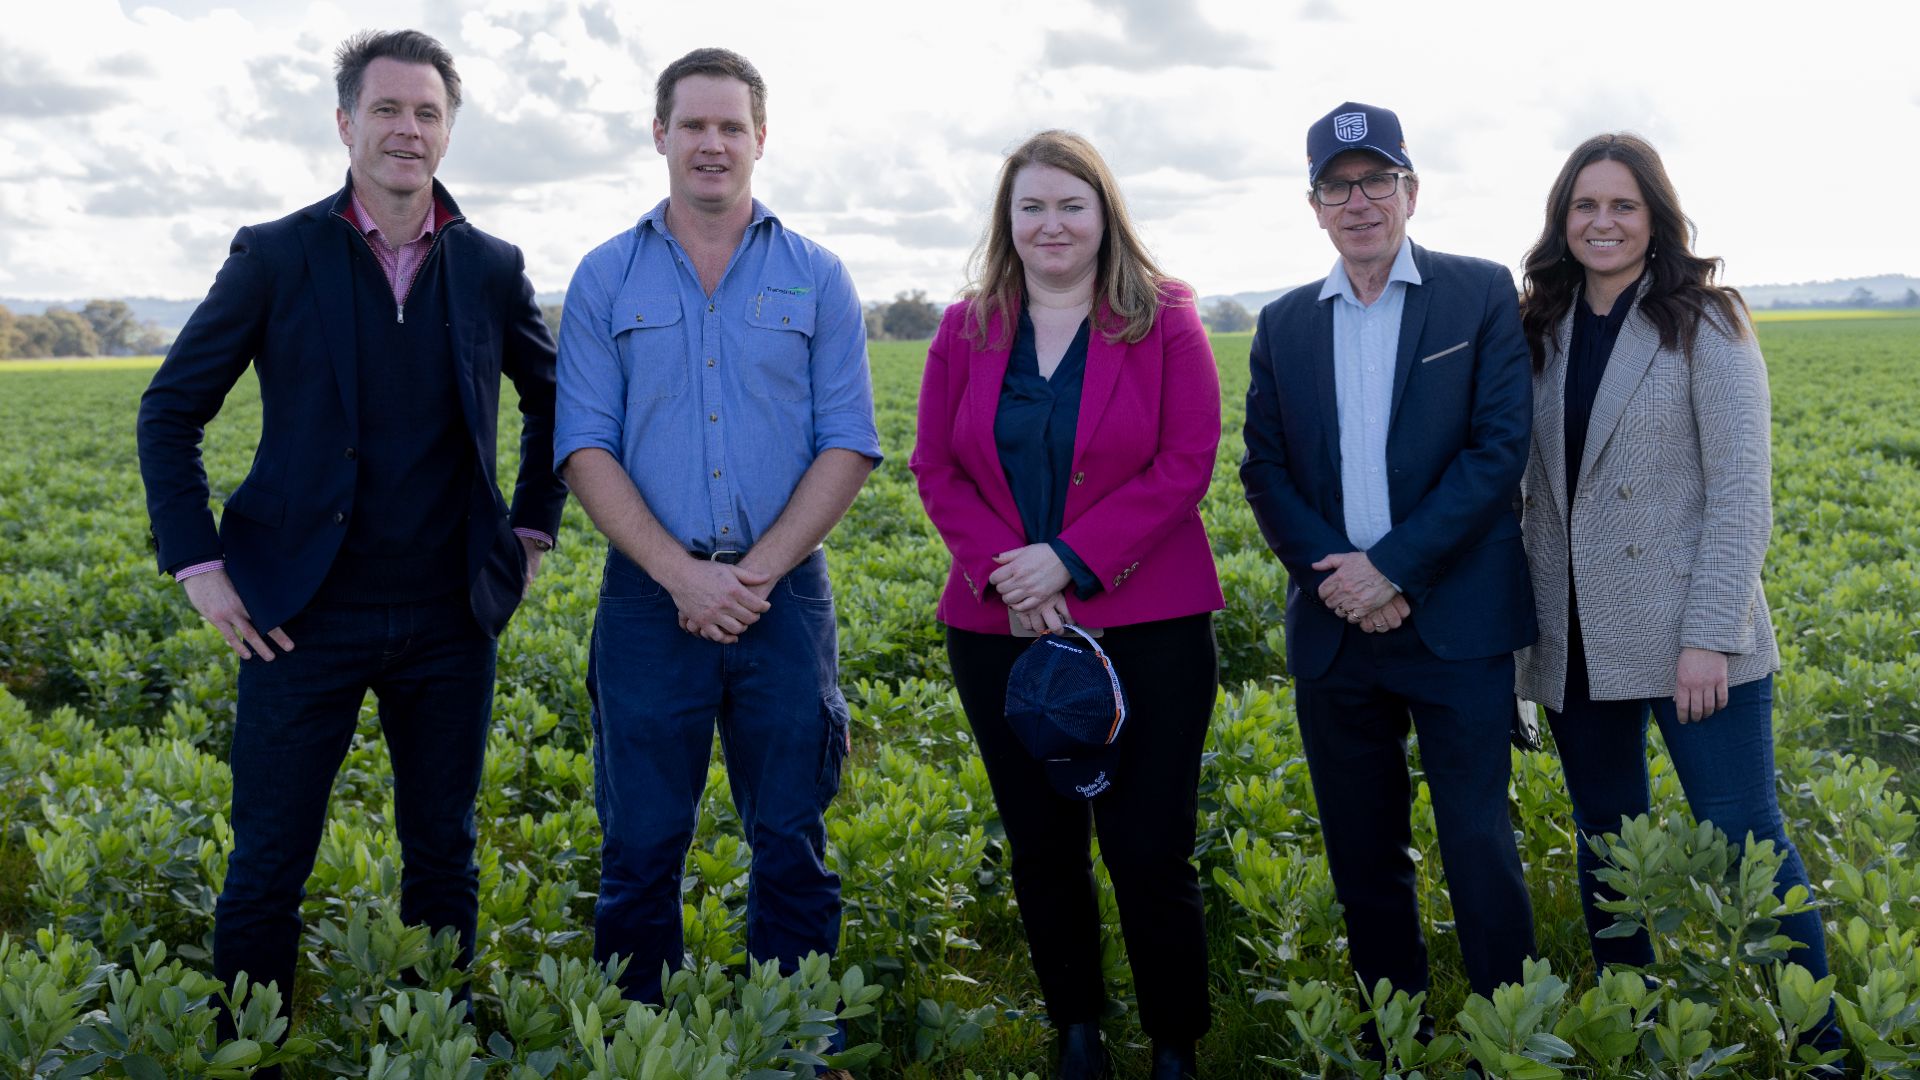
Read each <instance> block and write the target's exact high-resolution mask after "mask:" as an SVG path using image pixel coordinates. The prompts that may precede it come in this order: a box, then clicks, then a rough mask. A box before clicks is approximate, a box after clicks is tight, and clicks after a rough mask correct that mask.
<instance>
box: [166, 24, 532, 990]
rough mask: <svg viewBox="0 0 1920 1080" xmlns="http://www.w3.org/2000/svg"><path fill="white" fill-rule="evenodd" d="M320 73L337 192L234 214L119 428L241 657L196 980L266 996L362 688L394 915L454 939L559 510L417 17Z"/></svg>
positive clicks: (525, 292) (515, 258) (510, 263)
mask: <svg viewBox="0 0 1920 1080" xmlns="http://www.w3.org/2000/svg"><path fill="white" fill-rule="evenodd" d="M336 81H337V83H338V90H339V109H338V111H337V113H336V122H337V124H338V127H339V131H340V137H341V141H342V142H343V143H345V144H346V146H347V147H348V152H349V160H350V172H349V174H348V183H347V186H346V188H344V189H343V190H341V191H340V192H339V193H338V194H336V195H334V196H332V197H330V198H328V199H325V200H323V201H321V202H318V203H315V204H314V205H312V206H309V207H307V208H306V209H304V210H301V211H298V212H296V213H294V214H291V215H289V216H287V217H285V218H282V219H280V220H278V221H274V222H270V223H267V224H263V225H255V226H252V227H249V228H244V229H241V230H240V232H239V233H238V235H236V236H235V237H234V240H233V245H232V248H231V252H230V254H229V255H228V258H227V261H226V265H225V266H223V267H222V268H221V270H220V274H219V276H218V277H217V278H216V279H215V280H214V284H213V288H212V290H211V291H210V292H208V294H207V298H206V300H205V301H203V302H202V303H201V304H200V306H199V307H198V308H197V309H196V310H195V311H194V314H193V317H192V318H191V319H190V320H189V321H188V322H187V325H186V326H185V327H184V328H183V329H182V330H181V332H180V336H179V339H178V340H177V341H176V342H175V343H174V345H173V348H172V349H171V350H170V351H169V352H168V354H167V358H166V361H165V363H163V364H162V365H161V367H160V370H159V372H158V373H157V374H156V375H155V376H154V378H153V382H152V384H151V385H150V386H149V387H148V389H147V392H146V395H145V396H144V397H143V398H142V400H141V405H140V421H139V446H140V471H141V476H142V478H143V479H144V481H145V483H146V489H147V510H148V514H149V516H150V517H151V519H152V531H153V543H154V548H155V550H156V552H157V553H158V558H159V565H160V569H161V570H162V571H163V572H165V573H168V574H170V575H172V576H174V577H175V578H177V579H178V580H179V581H180V582H181V584H182V585H183V587H184V588H185V591H186V593H187V596H188V598H189V599H190V600H191V602H192V603H193V605H194V607H195V609H196V610H198V611H199V612H200V614H201V615H202V616H204V617H205V618H206V619H207V620H208V621H210V622H211V623H213V625H214V626H215V627H216V628H217V629H218V630H219V631H220V635H221V637H222V638H224V639H225V640H226V642H227V644H228V645H229V646H230V647H231V648H232V649H233V650H234V652H235V653H237V654H238V655H239V657H240V673H239V705H238V710H237V716H236V719H235V725H234V734H233V749H232V765H233V812H232V825H233V831H234V850H233V855H232V858H231V860H230V862H229V865H228V869H227V877H226V882H225V885H224V887H223V889H222V891H221V895H220V900H219V905H218V908H217V909H216V914H215V927H214V967H215V972H216V974H217V975H218V976H219V977H220V978H222V979H226V980H229V981H230V980H231V979H232V978H233V976H234V975H235V974H236V973H238V972H240V971H246V972H248V973H249V974H250V976H251V978H252V981H253V982H254V983H256V984H265V983H267V982H277V983H278V984H279V989H280V993H281V996H282V998H283V999H286V1000H291V997H292V993H293V976H294V962H295V949H296V946H297V943H298V940H299V935H300V901H301V897H302V895H303V893H302V884H303V883H304V882H305V880H306V878H307V875H308V873H309V872H310V871H311V869H312V866H313V861H314V857H315V853H316V851H317V849H318V846H319V842H320V835H321V827H322V824H323V822H324V818H325V815H326V805H327V795H328V792H329V789H330V788H331V786H332V781H333V777H334V773H335V772H336V771H337V770H338V768H339V765H340V762H341V761H342V759H343V757H344V755H345V754H346V751H347V749H348V745H349V743H350V741H351V739H352V737H353V734H354V729H355V725H356V722H357V718H358V715H359V708H360V703H361V700H362V699H363V698H364V697H365V695H366V693H367V691H368V690H372V691H373V692H374V693H375V695H376V696H377V697H378V699H379V702H380V722H381V726H382V728H383V731H384V734H385V737H386V740H387V744H388V751H389V754H390V756H391V758H392V761H393V771H394V796H395V806H396V811H397V813H396V817H397V827H398V831H399V838H400V844H401V849H402V854H403V856H404V860H405V870H404V876H403V879H402V885H401V913H402V915H403V916H404V917H405V918H406V920H407V921H408V922H425V923H427V924H429V925H431V926H433V927H435V928H442V927H452V928H453V929H455V930H456V931H458V933H459V935H460V938H461V943H462V947H463V955H465V954H470V950H471V948H472V942H473V934H474V923H475V915H476V912H477V910H478V909H477V904H476V899H475V895H476V871H475V867H474V863H473V846H474V821H473V802H474V796H475V794H476V793H477V791H478V788H479V781H480V767H481V759H482V756H483V754H484V751H485V746H486V736H487V728H488V726H489V721H490V714H491V706H492V694H493V689H492V688H493V670H494V639H495V638H496V637H497V636H498V635H499V633H500V631H501V630H502V629H503V628H504V627H505V626H506V623H507V619H508V617H509V616H510V615H511V614H512V613H513V610H514V607H515V605H517V604H518V603H519V600H520V597H521V594H522V593H523V592H524V590H525V588H526V585H527V582H529V581H530V580H531V579H532V577H533V574H534V571H535V570H536V569H537V568H538V566H539V563H540V553H541V551H543V550H544V549H545V548H546V547H548V546H550V545H551V543H552V538H553V535H554V533H555V532H556V530H557V529H558V527H559V523H560V512H561V508H562V506H563V504H564V503H565V500H566V489H565V487H564V486H563V485H562V484H561V483H560V481H559V480H558V479H557V478H556V477H555V475H554V473H553V469H552V439H553V405H554V348H553V341H552V338H551V336H550V335H549V334H548V332H547V329H546V326H545V324H544V323H543V322H542V321H541V318H540V312H539V308H538V306H537V305H536V304H535V303H534V299H533V289H532V286H531V284H530V283H529V282H528V281H527V278H526V276H525V274H524V273H522V261H521V257H520V252H519V250H518V249H517V248H515V247H513V246H512V245H510V244H507V243H504V242H502V241H500V240H497V239H495V238H493V237H491V236H488V235H487V234H485V233H483V232H481V231H479V230H478V229H476V228H474V227H473V226H472V225H470V224H468V223H467V221H466V219H465V218H464V217H463V216H462V215H461V214H460V211H459V208H458V207H457V206H456V205H455V204H454V202H453V199H452V197H451V196H449V195H448V194H447V192H446V190H445V189H444V188H443V187H441V186H440V184H439V183H438V182H437V181H435V180H434V179H433V173H434V169H435V167H436V166H437V165H438V163H439V161H440V157H441V155H442V154H443V153H444V152H445V150H446V147H447V143H448V139H449V136H450V132H451V128H452V124H453V119H454V113H455V110H456V109H458V107H459V104H460V79H459V75H458V74H457V73H456V72H455V70H454V67H453V60H452V57H451V56H450V55H449V54H448V53H447V51H446V49H445V48H443V47H442V46H441V45H440V43H439V42H437V41H435V40H434V39H433V38H430V37H428V36H426V35H425V34H421V33H418V32H415V31H397V32H393V33H384V34H362V35H360V36H357V37H355V38H353V39H350V40H349V41H347V42H346V43H345V44H343V45H342V46H341V48H340V50H339V53H338V56H337V64H336ZM249 364H251V365H252V366H253V369H254V372H255V374H256V376H257V377H258V379H259V383H260V401H261V426H260V441H259V447H258V449H257V450H256V451H255V454H254V459H253V465H252V468H251V469H250V470H249V471H248V473H247V477H246V479H245V480H244V481H242V482H241V483H240V485H239V486H238V487H236V488H235V489H234V490H233V491H232V492H231V493H229V494H228V495H227V497H226V509H225V512H224V513H223V514H222V515H221V521H220V527H219V529H218V531H217V532H216V530H215V528H214V522H213V515H212V514H211V512H210V511H209V509H208V498H209V491H208V483H207V476H206V472H205V469H204V468H203V467H202V465H201V457H200V441H201V437H202V433H203V430H204V427H205V425H206V423H207V422H208V421H209V420H211V419H212V418H213V417H214V415H215V414H216V413H218V412H219V410H220V408H221V405H222V403H223V402H224V400H225V398H226V395H227V393H228V392H229V391H230V390H231V389H232V387H233V385H234V383H235V382H236V381H237V380H238V379H239V378H240V376H241V374H242V373H243V372H244V371H245V370H246V369H247V366H248V365H249ZM503 374H504V375H505V376H506V377H508V378H510V379H512V380H513V383H514V386H515V388H516V389H517V390H518V391H519V408H520V413H521V432H520V458H521V460H520V473H519V479H518V482H517V483H516V485H515V487H514V494H513V502H512V505H511V507H509V506H508V505H507V504H505V503H504V502H503V501H502V499H501V496H500V492H499V487H498V483H497V481H496V479H495V457H496V449H495V435H496V432H495V428H496V423H497V421H496V417H497V414H498V411H499V395H500V377H501V376H502V375H503Z"/></svg>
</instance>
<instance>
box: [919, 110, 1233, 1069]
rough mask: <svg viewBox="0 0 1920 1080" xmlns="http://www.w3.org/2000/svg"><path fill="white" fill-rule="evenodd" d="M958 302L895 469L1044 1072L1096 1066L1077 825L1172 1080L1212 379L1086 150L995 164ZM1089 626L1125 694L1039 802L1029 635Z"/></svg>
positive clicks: (1201, 695)
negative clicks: (1022, 703) (1086, 752)
mask: <svg viewBox="0 0 1920 1080" xmlns="http://www.w3.org/2000/svg"><path fill="white" fill-rule="evenodd" d="M974 264H975V265H974V273H973V282H972V284H971V285H970V286H969V287H968V289H967V291H966V293H965V298H964V299H963V300H962V301H961V302H960V303H958V304H955V305H954V306H952V307H951V308H948V309H947V313H946V317H945V318H944V319H943V320H942V321H941V324H940V329H939V332H938V333H937V334H935V336H934V339H933V344H932V346H931V348H930V349H929V351H928V354H927V367H926V372H925V374H924V376H923V378H922V382H921V387H920V423H919V435H918V439H917V441H916V443H915V445H914V450H913V461H912V466H913V472H914V475H915V477H917V478H918V480H919V484H920V498H921V500H922V502H924V503H925V505H926V508H927V516H928V517H930V518H932V519H933V523H934V525H935V526H936V527H937V528H938V529H939V530H940V535H941V538H942V539H944V540H945V541H946V544H947V548H948V550H949V551H951V552H952V555H953V565H952V568H951V570H950V571H949V573H948V576H947V587H946V592H945V593H944V595H942V596H941V598H940V607H939V611H938V613H937V614H938V617H939V619H940V621H941V622H942V623H944V624H945V625H946V627H947V655H948V658H949V659H950V661H951V662H952V665H953V678H954V684H955V687H956V688H957V689H958V691H959V694H960V700H961V704H962V705H963V706H964V707H965V709H966V712H967V719H968V721H969V722H970V723H971V724H972V726H973V730H974V735H975V739H976V741H977V743H978V745H979V748H980V756H981V758H982V759H983V760H984V761H985V763H986V766H987V774H988V776H989V778H990V779H991V780H992V782H993V793H994V799H995V801H996V802H997V803H998V805H999V811H1000V818H1001V821H1002V823H1003V825H1004V827H1005V829H1006V835H1007V846H1008V848H1009V850H1010V855H1011V869H1012V877H1013V884H1014V892H1015V894H1016V896H1017V897H1018V898H1019V901H1020V914H1021V919H1022V920H1023V922H1024V923H1025V925H1026V930H1027V940H1028V946H1029V948H1030V949H1031V951H1032V954H1033V963H1034V967H1035V969H1036V970H1037V972H1038V974H1039V978H1040V986H1041V990H1042V992H1043V993H1044V995H1045V997H1046V1004H1047V1013H1048V1016H1049V1018H1050V1019H1051V1021H1052V1023H1053V1025H1054V1027H1055V1028H1056V1029H1057V1030H1058V1032H1059V1055H1060V1060H1059V1070H1058V1075H1060V1076H1062V1077H1069V1078H1071V1077H1103V1076H1105V1075H1107V1055H1106V1050H1105V1048H1104V1047H1103V1045H1102V1044H1101V1038H1100V1028H1099V1024H1098V1018H1099V1017H1100V1015H1101V1013H1102V1011H1103V1008H1104V1005H1105V1000H1104V997H1105V995H1104V987H1103V985H1102V981H1101V974H1100V971H1101V969H1100V951H1101V950H1100V920H1099V907H1098V898H1097V896H1096V894H1095V885H1094V877H1093V869H1092V861H1091V858H1090V855H1089V850H1090V849H1089V842H1090V838H1091V830H1092V829H1093V828H1094V827H1096V826H1097V827H1098V829H1099V833H1100V837H1101V856H1102V858H1103V859H1104V861H1105V862H1106V866H1107V871H1108V874H1109V875H1110V876H1111V877H1112V879H1113V887H1114V892H1115V894H1116V898H1117V900H1118V902H1119V908H1120V923H1121V930H1122V932H1123V933H1124V934H1125V937H1126V942H1127V952H1128V955H1129V956H1130V958H1131V960H1132V964H1133V972H1134V986H1135V991H1136V994H1137V995H1138V1000H1139V1005H1140V1023H1141V1027H1142V1028H1143V1029H1145V1031H1146V1032H1147V1034H1148V1035H1149V1036H1151V1037H1152V1039H1153V1046H1154V1051H1153V1072H1152V1075H1153V1076H1154V1077H1155V1078H1156V1080H1158V1078H1162V1077H1164V1078H1167V1080H1176V1078H1179V1077H1186V1076H1193V1075H1194V1072H1195V1065H1194V1046H1195V1043H1196V1042H1197V1041H1198V1039H1199V1038H1200V1036H1201V1035H1202V1034H1204V1033H1205V1031H1206V1030H1207V1027H1208V1024H1209V1009H1208V1003H1207V941H1206V933H1205V930H1204V928H1203V926H1202V922H1201V904H1200V885H1199V874H1198V872H1197V871H1196V869H1195V867H1194V864H1193V862H1192V854H1193V843H1194V818H1195V800H1196V795H1195V793H1196V789H1197V787H1198V785H1199V777H1200V751H1201V746H1202V744H1203V743H1204V742H1205V739H1206V732H1207V724H1208V722H1209V720H1210V719H1211V717H1212V711H1213V700H1214V692H1215V687H1216V684H1217V681H1218V665H1217V657H1216V652H1215V649H1214V642H1213V624H1212V612H1214V611H1218V610H1219V609H1220V608H1221V607H1223V606H1225V605H1224V601H1223V599H1222V597H1221V594H1220V582H1219V578H1218V577H1217V576H1216V574H1215V572H1214V565H1213V552H1212V550H1211V548H1209V546H1208V544H1207V534H1206V530H1205V529H1204V528H1203V527H1202V525H1201V522H1200V512H1199V509H1198V508H1199V504H1200V500H1201V497H1202V496H1204V495H1205V494H1206V491H1207V484H1208V481H1209V480H1210V479H1211V478H1212V475H1213V465H1214V452H1215V449H1216V448H1217V446H1218V444H1219V441H1220V385H1219V374H1218V371H1217V370H1216V369H1215V367H1214V363H1213V354H1212V351H1211V350H1210V348H1209V347H1208V344H1207V338H1206V334H1205V332H1204V331H1203V330H1202V328H1201V325H1200V318H1199V315H1198V313H1197V312H1196V311H1195V309H1194V304H1193V297H1192V294H1191V293H1190V292H1189V290H1188V289H1187V288H1186V286H1184V285H1182V284H1180V283H1179V282H1176V281H1173V280H1172V279H1170V278H1167V277H1166V276H1165V275H1163V274H1162V273H1161V272H1160V271H1159V269H1158V268H1157V267H1156V266H1155V265H1154V263H1153V261H1152V258H1151V257H1150V256H1149V255H1148V254H1147V252H1146V250H1145V249H1144V248H1143V247H1142V246H1141V244H1140V241H1139V238H1138V237H1137V236H1135V234H1134V230H1133V226H1132V223H1131V222H1130V221H1129V220H1128V217H1127V212H1126V208H1125V206H1124V204H1123V203H1122V201H1121V198H1120V193H1119V191H1118V189H1117V188H1116V186H1115V184H1114V179H1113V174H1112V173H1111V172H1110V171H1109V170H1108V169H1107V166H1106V163H1105V162H1104V161H1103V160H1101V158H1100V155H1099V153H1098V152H1097V151H1096V150H1094V148H1093V146H1092V144H1090V143H1088V142H1087V141H1086V140H1085V139H1082V138H1080V137H1079V136H1077V135H1072V134H1068V133H1066V132H1059V131H1047V132H1042V133H1040V134H1038V135H1035V136H1034V137H1033V138H1031V139H1029V140H1027V141H1026V143H1024V144H1023V145H1021V146H1020V148H1019V149H1017V150H1015V151H1014V152H1013V154H1012V156H1010V157H1009V158H1008V159H1007V161H1006V163H1005V165H1004V166H1003V167H1002V168H1001V170H1000V181H999V186H998V191H997V193H996V195H995V198H994V205H993V212H992V220H991V223H990V224H989V226H988V228H987V232H986V235H985V237H984V238H983V239H982V242H981V246H980V248H979V250H978V251H976V252H975V256H974ZM1069 622H1071V623H1075V624H1078V625H1080V626H1083V627H1092V628H1098V629H1099V631H1100V632H1101V633H1102V635H1103V636H1102V638H1101V644H1102V646H1103V647H1104V648H1105V650H1106V652H1107V654H1108V656H1109V657H1110V658H1111V660H1112V662H1113V666H1114V668H1115V670H1117V671H1118V673H1119V675H1120V679H1121V681H1122V682H1123V683H1124V684H1125V686H1126V692H1127V697H1128V705H1129V709H1128V719H1127V723H1126V725H1125V727H1124V729H1123V735H1122V737H1121V738H1120V740H1119V743H1118V752H1119V755H1118V758H1117V761H1116V762H1115V764H1114V766H1113V768H1112V775H1111V778H1110V779H1111V787H1110V788H1107V789H1106V790H1105V791H1104V792H1102V793H1100V794H1099V795H1098V797H1097V798H1094V799H1092V800H1091V801H1088V800H1087V799H1084V798H1080V797H1076V796H1073V795H1063V794H1060V793H1059V792H1057V791H1056V790H1055V789H1054V788H1053V787H1052V786H1051V785H1050V783H1049V781H1048V778H1047V774H1046V771H1045V768H1044V766H1043V765H1042V764H1041V763H1040V762H1039V761H1037V760H1035V759H1034V758H1033V757H1032V756H1030V755H1029V754H1028V753H1027V752H1026V751H1025V749H1024V748H1023V747H1022V745H1021V743H1020V742H1019V741H1018V739H1017V738H1016V737H1015V736H1014V734H1013V731H1012V729H1011V728H1010V727H1009V726H1008V723H1007V719H1006V715H1005V702H1006V693H1007V675H1008V672H1009V670H1010V669H1011V668H1012V666H1013V663H1014V661H1015V660H1016V659H1017V658H1018V657H1019V656H1020V654H1021V653H1022V652H1023V651H1024V650H1025V649H1026V647H1027V646H1028V645H1029V644H1031V641H1030V639H1031V638H1032V637H1033V636H1034V635H1036V634H1047V633H1054V632H1058V631H1060V630H1061V628H1062V627H1063V626H1064V625H1065V624H1066V623H1069Z"/></svg>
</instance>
